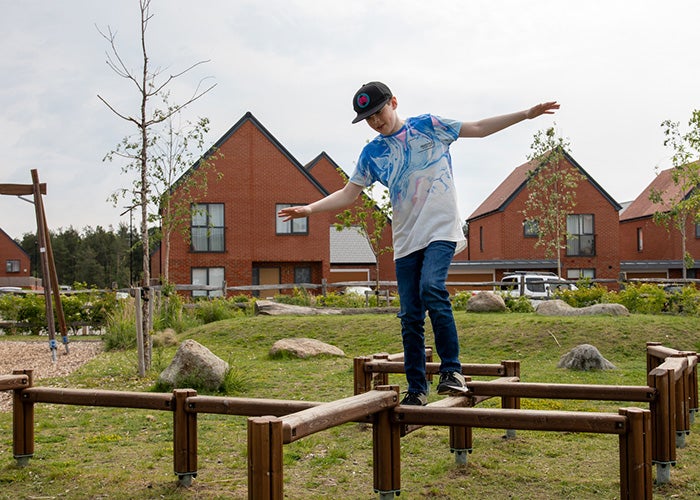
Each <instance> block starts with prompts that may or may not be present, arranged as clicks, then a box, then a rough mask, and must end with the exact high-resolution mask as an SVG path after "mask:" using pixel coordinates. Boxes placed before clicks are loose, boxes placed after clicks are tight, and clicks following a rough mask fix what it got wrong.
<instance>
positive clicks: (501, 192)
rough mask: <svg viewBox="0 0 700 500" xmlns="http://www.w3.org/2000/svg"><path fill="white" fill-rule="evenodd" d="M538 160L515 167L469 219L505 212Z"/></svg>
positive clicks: (617, 206) (605, 195) (574, 163)
mask: <svg viewBox="0 0 700 500" xmlns="http://www.w3.org/2000/svg"><path fill="white" fill-rule="evenodd" d="M563 153H564V158H565V159H566V161H568V162H569V163H570V164H571V165H572V166H573V167H574V168H576V169H577V170H578V171H579V172H580V173H581V174H582V175H583V176H584V177H585V178H586V180H587V181H588V182H590V183H591V185H592V186H593V187H595V188H596V189H597V190H598V191H599V192H600V194H601V195H602V196H603V198H605V199H606V200H607V201H608V203H610V204H611V205H612V206H613V207H615V210H617V211H619V210H620V209H621V208H622V207H621V206H620V204H619V203H618V202H616V201H615V200H614V199H613V198H612V196H610V195H609V194H608V193H607V192H606V191H605V190H604V189H603V188H602V187H601V186H600V184H598V183H597V182H596V181H595V179H593V177H591V176H590V175H589V174H588V172H586V171H585V170H584V169H583V167H581V165H579V164H578V162H577V161H576V160H574V158H573V157H572V156H571V155H570V154H569V153H567V152H566V151H564V152H563ZM535 164H536V160H530V161H528V162H527V163H523V164H522V165H520V166H519V167H517V168H515V169H514V170H513V171H512V172H511V173H510V174H509V175H508V177H506V179H505V180H504V181H503V182H502V183H501V184H499V185H498V187H496V189H495V190H493V191H492V192H491V194H490V195H489V196H488V197H487V198H486V199H485V200H484V201H483V202H482V203H481V205H479V206H478V207H477V208H476V210H474V212H473V213H472V214H471V215H470V216H469V217H467V220H468V221H469V220H474V219H479V218H481V217H485V216H487V215H489V214H492V213H494V212H503V211H504V210H505V209H506V208H507V207H508V205H509V204H510V203H511V202H512V201H513V200H514V199H515V197H516V196H517V195H518V194H519V193H520V192H521V191H522V190H523V189H525V187H526V186H527V181H528V172H530V171H531V170H534V169H535Z"/></svg>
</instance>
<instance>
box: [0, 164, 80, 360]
mask: <svg viewBox="0 0 700 500" xmlns="http://www.w3.org/2000/svg"><path fill="white" fill-rule="evenodd" d="M31 172H32V184H0V195H3V194H6V195H14V196H17V197H20V198H21V197H22V196H23V195H32V196H33V197H34V201H33V202H30V203H32V204H33V205H34V211H35V213H36V228H37V243H38V245H39V254H40V256H41V257H40V258H41V270H42V273H43V276H44V281H43V287H44V299H45V300H44V302H45V304H46V326H47V330H48V333H49V349H50V350H51V359H52V360H53V362H54V363H55V362H56V350H57V343H56V326H55V325H54V320H56V321H58V327H59V329H60V331H61V336H62V338H63V346H64V347H65V349H66V354H68V352H69V349H68V327H67V326H66V319H65V315H64V314H63V305H62V303H61V294H60V289H59V285H58V275H57V273H56V264H55V261H54V258H53V249H52V247H51V237H50V235H49V226H48V223H47V222H46V212H45V211H44V200H43V198H42V195H44V194H46V184H42V183H40V182H39V172H38V171H37V170H36V169H33V170H32V171H31ZM23 199H24V198H23ZM25 201H28V200H25ZM52 295H53V299H54V302H55V307H56V310H55V315H54V305H53V303H52V301H51V297H52Z"/></svg>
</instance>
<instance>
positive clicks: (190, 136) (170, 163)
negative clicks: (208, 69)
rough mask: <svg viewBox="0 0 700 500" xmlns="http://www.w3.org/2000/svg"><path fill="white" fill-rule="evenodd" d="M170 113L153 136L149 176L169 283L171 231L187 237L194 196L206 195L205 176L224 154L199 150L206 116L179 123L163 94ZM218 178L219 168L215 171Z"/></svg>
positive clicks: (153, 218) (206, 126) (154, 218)
mask: <svg viewBox="0 0 700 500" xmlns="http://www.w3.org/2000/svg"><path fill="white" fill-rule="evenodd" d="M163 103H164V105H165V108H164V109H165V112H166V113H168V114H169V116H168V118H167V119H166V120H165V122H163V127H162V128H161V129H160V130H159V131H158V133H156V134H155V135H154V137H153V143H152V146H151V147H152V152H153V154H152V155H151V156H150V163H151V168H150V171H149V176H150V177H151V179H152V182H151V185H152V187H153V196H152V203H153V206H154V207H155V208H156V209H157V211H156V212H154V213H152V214H151V218H150V220H151V221H152V222H155V223H159V225H160V242H161V252H162V257H163V270H162V275H161V282H162V283H163V284H168V283H170V242H171V239H172V236H173V234H174V233H179V234H180V235H182V237H183V238H184V239H185V241H186V242H189V241H190V237H191V235H190V231H189V229H190V222H191V220H192V216H193V215H195V214H193V210H195V209H194V208H193V206H194V205H195V202H196V199H197V198H201V197H203V196H205V195H206V192H207V184H208V182H207V181H208V176H209V173H210V171H212V169H215V168H216V165H215V163H216V160H217V159H219V158H221V157H223V154H222V153H221V152H220V151H218V150H216V149H214V148H212V149H210V150H209V151H207V152H206V154H204V155H203V154H202V150H203V148H204V144H205V137H206V134H207V133H208V132H209V119H207V118H199V119H198V120H197V121H196V122H194V123H193V122H191V121H189V120H187V121H185V122H184V123H182V121H181V116H180V113H179V112H178V113H176V114H172V113H170V111H171V109H172V106H170V105H169V104H168V96H167V95H165V96H163ZM214 174H215V175H216V177H217V178H218V179H221V177H222V176H223V174H222V173H221V172H218V173H217V172H214Z"/></svg>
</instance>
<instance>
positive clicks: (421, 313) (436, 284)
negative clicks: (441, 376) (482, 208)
mask: <svg viewBox="0 0 700 500" xmlns="http://www.w3.org/2000/svg"><path fill="white" fill-rule="evenodd" d="M455 246H456V244H455V243H454V242H451V241H434V242H432V243H430V244H429V245H428V246H427V247H426V248H424V249H422V250H418V251H417V252H414V253H412V254H410V255H407V256H406V257H401V258H400V259H397V260H396V262H395V264H396V280H397V282H398V286H399V298H400V300H401V312H400V313H399V318H401V337H402V339H403V355H404V369H405V371H406V380H407V381H408V391H409V392H423V393H427V392H428V382H427V380H426V378H425V328H424V325H425V311H426V310H427V311H428V314H429V316H430V323H431V325H432V327H433V334H434V336H435V348H436V350H437V354H438V356H439V357H440V361H441V364H440V372H441V373H445V372H455V371H456V372H460V373H461V371H462V365H461V363H460V361H459V339H458V338H457V327H456V326H455V320H454V316H453V314H452V304H451V303H450V294H449V292H448V291H447V286H446V285H445V281H447V272H448V269H449V267H450V262H452V256H453V255H454V251H455Z"/></svg>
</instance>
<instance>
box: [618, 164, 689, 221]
mask: <svg viewBox="0 0 700 500" xmlns="http://www.w3.org/2000/svg"><path fill="white" fill-rule="evenodd" d="M672 171H673V168H669V169H667V170H662V171H661V172H659V174H658V175H657V176H656V177H654V180H652V181H651V183H650V184H649V185H648V186H647V187H646V188H645V189H644V191H642V192H641V193H640V194H639V196H637V198H635V200H634V201H633V202H632V203H631V204H630V206H629V207H627V209H626V210H625V211H624V212H622V214H620V221H629V220H633V219H641V218H644V217H652V216H653V215H654V213H656V212H667V211H668V210H670V208H671V203H670V202H668V201H667V202H662V203H655V202H652V201H651V200H650V199H649V196H650V195H651V193H652V191H656V192H660V193H664V200H672V199H678V198H679V195H680V194H683V195H684V196H687V195H688V194H689V193H690V191H691V190H688V192H687V193H681V189H682V188H681V186H679V185H677V184H676V183H675V182H673V178H672V176H671V173H672Z"/></svg>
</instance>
